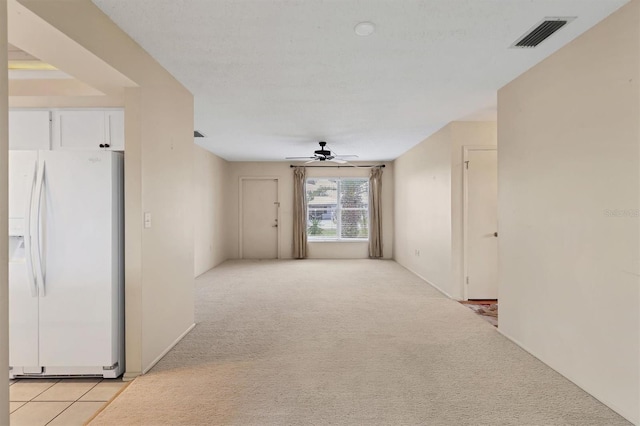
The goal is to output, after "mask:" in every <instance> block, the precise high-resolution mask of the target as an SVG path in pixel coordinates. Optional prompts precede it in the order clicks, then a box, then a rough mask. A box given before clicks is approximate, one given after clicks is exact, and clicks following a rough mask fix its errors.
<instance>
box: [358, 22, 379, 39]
mask: <svg viewBox="0 0 640 426" xmlns="http://www.w3.org/2000/svg"><path fill="white" fill-rule="evenodd" d="M353 30H354V31H355V32H356V34H357V35H359V36H361V37H366V36H370V35H371V34H373V32H374V31H375V30H376V26H375V25H373V23H372V22H360V23H359V24H358V25H356V26H355V27H354V28H353Z"/></svg>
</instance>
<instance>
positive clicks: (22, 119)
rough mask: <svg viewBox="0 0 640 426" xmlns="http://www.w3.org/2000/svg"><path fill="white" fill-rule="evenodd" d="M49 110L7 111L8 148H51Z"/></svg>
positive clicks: (44, 149) (45, 149) (46, 149)
mask: <svg viewBox="0 0 640 426" xmlns="http://www.w3.org/2000/svg"><path fill="white" fill-rule="evenodd" d="M49 117H50V112H49V111H26V110H25V111H22V110H20V111H9V149H15V150H19V149H20V150H43V151H48V150H50V149H51V132H50V119H49Z"/></svg>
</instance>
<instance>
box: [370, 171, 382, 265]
mask: <svg viewBox="0 0 640 426" xmlns="http://www.w3.org/2000/svg"><path fill="white" fill-rule="evenodd" d="M381 195H382V167H374V168H372V169H371V174H370V175H369V257H371V258H380V257H382V203H381V201H380V196H381Z"/></svg>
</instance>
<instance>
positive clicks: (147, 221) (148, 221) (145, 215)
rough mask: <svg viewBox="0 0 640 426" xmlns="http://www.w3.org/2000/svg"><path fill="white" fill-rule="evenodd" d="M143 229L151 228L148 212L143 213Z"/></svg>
mask: <svg viewBox="0 0 640 426" xmlns="http://www.w3.org/2000/svg"><path fill="white" fill-rule="evenodd" d="M144 227H145V228H151V213H149V212H145V213H144Z"/></svg>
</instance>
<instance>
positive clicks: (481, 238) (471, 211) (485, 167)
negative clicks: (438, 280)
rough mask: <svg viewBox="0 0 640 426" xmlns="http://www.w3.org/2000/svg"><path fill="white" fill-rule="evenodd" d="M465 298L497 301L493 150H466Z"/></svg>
mask: <svg viewBox="0 0 640 426" xmlns="http://www.w3.org/2000/svg"><path fill="white" fill-rule="evenodd" d="M466 160H467V168H466V197H465V201H466V203H465V212H466V215H465V216H466V229H465V238H466V250H465V261H466V269H467V278H466V284H467V299H497V298H498V238H497V231H498V218H497V214H498V213H497V212H498V206H497V202H498V158H497V151H496V150H495V149H478V150H471V149H470V150H468V151H467V157H466Z"/></svg>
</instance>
